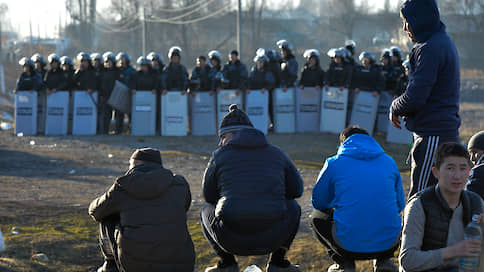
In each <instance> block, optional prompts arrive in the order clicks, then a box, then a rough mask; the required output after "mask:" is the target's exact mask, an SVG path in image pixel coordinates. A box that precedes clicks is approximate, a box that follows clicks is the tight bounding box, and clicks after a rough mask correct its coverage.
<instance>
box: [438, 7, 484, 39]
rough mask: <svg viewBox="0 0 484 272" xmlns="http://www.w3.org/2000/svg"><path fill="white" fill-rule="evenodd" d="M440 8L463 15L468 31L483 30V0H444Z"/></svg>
mask: <svg viewBox="0 0 484 272" xmlns="http://www.w3.org/2000/svg"><path fill="white" fill-rule="evenodd" d="M441 8H442V11H443V12H444V13H447V14H453V15H460V16H463V17H464V18H465V19H466V23H467V24H468V25H467V28H468V30H469V31H471V30H474V31H476V32H482V31H484V1H483V0H445V1H444V2H443V4H442V5H441Z"/></svg>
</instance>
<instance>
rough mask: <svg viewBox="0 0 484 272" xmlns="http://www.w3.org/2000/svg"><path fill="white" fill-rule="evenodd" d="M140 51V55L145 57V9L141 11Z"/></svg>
mask: <svg viewBox="0 0 484 272" xmlns="http://www.w3.org/2000/svg"><path fill="white" fill-rule="evenodd" d="M141 20H142V21H141V50H142V51H143V52H142V53H143V54H142V55H143V56H146V20H145V7H144V6H143V9H142V10H141Z"/></svg>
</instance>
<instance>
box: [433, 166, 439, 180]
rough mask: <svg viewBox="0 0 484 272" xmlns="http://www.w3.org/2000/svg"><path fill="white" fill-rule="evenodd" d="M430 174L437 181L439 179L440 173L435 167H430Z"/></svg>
mask: <svg viewBox="0 0 484 272" xmlns="http://www.w3.org/2000/svg"><path fill="white" fill-rule="evenodd" d="M432 174H434V177H435V178H436V179H437V180H439V178H440V171H439V169H438V168H437V167H435V166H434V167H432Z"/></svg>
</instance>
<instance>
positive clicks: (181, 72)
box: [162, 63, 188, 91]
mask: <svg viewBox="0 0 484 272" xmlns="http://www.w3.org/2000/svg"><path fill="white" fill-rule="evenodd" d="M162 87H163V89H164V90H168V91H170V90H180V91H185V90H186V89H188V72H187V69H186V68H185V66H183V65H181V64H178V65H173V64H171V63H170V64H169V65H168V66H167V67H165V70H164V72H163V81H162Z"/></svg>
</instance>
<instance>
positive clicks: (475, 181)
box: [467, 156, 484, 199]
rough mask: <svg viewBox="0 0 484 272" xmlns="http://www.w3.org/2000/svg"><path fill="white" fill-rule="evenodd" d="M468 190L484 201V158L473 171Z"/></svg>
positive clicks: (470, 175) (470, 174) (483, 157)
mask: <svg viewBox="0 0 484 272" xmlns="http://www.w3.org/2000/svg"><path fill="white" fill-rule="evenodd" d="M467 190H469V191H472V192H474V193H476V194H478V195H480V196H481V198H482V199H484V156H482V157H481V158H480V159H479V160H478V161H477V164H476V165H475V166H474V167H473V168H472V169H471V172H470V173H469V181H468V182H467Z"/></svg>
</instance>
